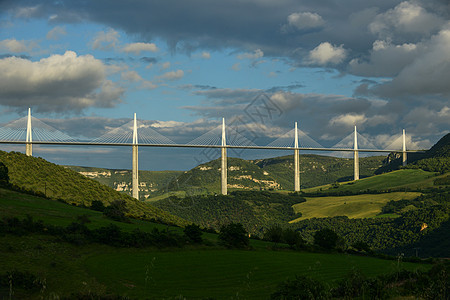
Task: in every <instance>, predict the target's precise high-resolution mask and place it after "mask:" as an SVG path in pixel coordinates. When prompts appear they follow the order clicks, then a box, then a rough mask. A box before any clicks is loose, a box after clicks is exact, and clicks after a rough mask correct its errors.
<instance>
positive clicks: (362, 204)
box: [291, 192, 421, 223]
mask: <svg viewBox="0 0 450 300" xmlns="http://www.w3.org/2000/svg"><path fill="white" fill-rule="evenodd" d="M420 195H421V193H417V192H406V193H405V192H396V193H386V194H362V195H354V196H337V197H306V202H303V203H298V204H295V205H294V206H293V208H294V212H295V213H301V215H302V216H301V217H300V218H297V219H295V220H293V221H291V223H292V222H297V221H300V220H305V219H310V218H326V217H337V216H346V217H348V218H350V219H354V218H372V217H375V216H376V215H378V214H380V213H381V209H382V208H383V206H385V205H386V203H388V202H389V201H399V200H411V199H415V198H417V197H419V196H420Z"/></svg>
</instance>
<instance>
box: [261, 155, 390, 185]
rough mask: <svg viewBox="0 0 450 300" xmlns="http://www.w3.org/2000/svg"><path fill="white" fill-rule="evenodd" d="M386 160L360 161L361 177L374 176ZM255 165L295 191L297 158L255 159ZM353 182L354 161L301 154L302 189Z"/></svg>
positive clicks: (379, 158)
mask: <svg viewBox="0 0 450 300" xmlns="http://www.w3.org/2000/svg"><path fill="white" fill-rule="evenodd" d="M383 159H384V157H382V156H371V157H362V158H360V176H361V178H363V177H367V176H372V175H373V174H374V172H375V171H376V170H377V169H378V168H379V167H380V166H381V165H382V161H383ZM254 162H255V164H256V165H258V166H259V167H261V168H262V169H263V170H264V171H267V172H268V173H269V174H271V175H272V176H273V177H274V178H275V179H276V180H277V181H279V182H280V183H281V185H282V187H283V189H286V190H293V189H294V180H293V176H294V175H293V174H294V156H293V155H288V156H281V157H276V158H268V159H262V160H255V161H254ZM351 179H353V159H349V158H338V157H332V156H323V155H313V154H305V155H300V181H301V186H302V188H308V187H313V186H318V185H324V184H327V183H333V182H336V181H347V180H351Z"/></svg>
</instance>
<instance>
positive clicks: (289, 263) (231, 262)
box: [0, 189, 431, 299]
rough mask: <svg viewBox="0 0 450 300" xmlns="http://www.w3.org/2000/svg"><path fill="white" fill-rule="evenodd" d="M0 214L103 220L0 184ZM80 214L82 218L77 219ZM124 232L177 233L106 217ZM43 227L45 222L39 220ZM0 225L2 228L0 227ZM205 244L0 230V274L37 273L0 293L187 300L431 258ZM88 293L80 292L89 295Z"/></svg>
mask: <svg viewBox="0 0 450 300" xmlns="http://www.w3.org/2000/svg"><path fill="white" fill-rule="evenodd" d="M0 205H1V206H0V218H2V219H3V218H5V217H14V216H19V217H20V216H23V215H25V214H28V215H30V216H33V217H34V218H36V219H42V220H44V224H53V225H58V226H66V225H67V224H68V223H70V222H72V221H76V220H77V219H78V217H79V216H85V217H86V216H87V218H88V219H89V220H90V222H89V223H87V226H88V227H89V228H99V227H101V226H105V224H106V223H107V222H110V221H109V220H107V219H105V218H104V217H103V216H102V215H101V214H100V213H98V212H95V211H91V210H87V209H84V208H80V207H74V206H71V205H67V204H64V203H60V202H57V201H51V200H49V199H44V198H40V197H36V196H31V195H27V194H22V193H18V192H14V191H9V190H5V189H0ZM84 219H86V218H84ZM112 223H114V224H116V225H117V226H119V227H120V228H122V229H123V230H126V231H128V232H135V230H137V229H140V230H141V231H143V232H152V231H153V230H154V229H155V228H159V229H162V228H164V229H168V230H169V231H176V232H180V233H181V229H180V228H176V227H170V228H169V227H167V226H163V225H159V224H154V223H150V222H145V221H139V220H134V221H132V223H117V222H112ZM46 226H48V225H46ZM0 229H1V227H0ZM204 237H205V238H206V239H207V240H209V243H210V244H211V245H212V246H205V245H204V246H197V247H195V246H191V247H184V248H164V249H162V250H159V249H157V248H155V247H145V248H124V247H111V246H107V245H104V244H90V243H88V244H80V245H74V244H71V243H67V242H64V241H63V240H61V239H60V238H58V237H55V236H52V235H45V234H30V233H28V234H27V233H21V234H20V235H19V234H18V233H16V234H11V233H4V232H2V231H1V230H0V270H1V271H0V276H1V275H3V274H4V273H3V272H6V271H12V270H15V271H16V272H28V273H27V274H32V275H34V276H36V279H35V281H36V282H38V283H41V284H40V285H39V288H37V289H35V290H30V291H27V290H24V289H22V288H20V286H19V284H20V283H19V282H17V281H13V282H12V283H11V284H8V285H7V286H4V287H1V286H0V298H6V299H8V298H9V296H10V292H11V291H12V292H13V293H14V296H13V298H14V297H16V298H17V299H42V298H43V299H50V298H52V299H55V298H64V297H67V298H69V299H72V298H74V297H75V295H78V296H80V295H84V296H83V297H84V298H83V299H85V298H88V299H91V298H95V296H92V295H93V294H94V295H105V296H109V297H110V298H114V295H124V296H127V297H130V298H131V299H136V298H137V299H143V298H151V299H175V298H176V299H178V298H180V297H186V298H188V299H197V298H206V297H213V298H215V299H230V298H233V297H239V298H245V299H262V298H263V299H264V298H268V297H269V295H270V294H271V293H272V292H273V291H274V290H275V289H276V286H277V285H278V284H279V283H280V282H281V281H283V280H284V279H286V278H288V277H290V278H293V277H294V276H296V275H308V276H311V277H313V278H315V279H317V280H320V281H321V282H324V283H326V284H327V285H331V286H334V285H336V283H337V281H338V280H339V279H341V278H342V277H343V276H345V275H346V274H347V273H349V272H350V271H351V270H354V269H358V270H360V271H361V272H362V273H363V274H365V275H366V276H377V275H381V274H387V273H390V272H395V271H398V270H400V269H407V270H411V271H416V270H428V269H430V267H431V266H430V265H426V264H425V265H424V264H414V263H407V262H397V261H392V260H382V259H376V258H371V257H363V256H352V255H348V254H336V253H331V254H327V253H307V252H294V251H288V250H285V251H272V250H269V249H270V248H271V247H272V243H268V242H264V241H257V240H252V241H251V245H252V246H253V250H247V251H243V250H225V249H223V248H221V247H217V246H213V243H215V242H216V241H217V235H214V234H204ZM89 293H91V294H90V296H86V295H89Z"/></svg>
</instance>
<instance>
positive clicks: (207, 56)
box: [202, 51, 211, 59]
mask: <svg viewBox="0 0 450 300" xmlns="http://www.w3.org/2000/svg"><path fill="white" fill-rule="evenodd" d="M202 58H204V59H210V58H211V54H210V53H209V52H206V51H203V52H202Z"/></svg>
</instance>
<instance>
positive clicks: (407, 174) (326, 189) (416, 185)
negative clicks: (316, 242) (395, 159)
mask: <svg viewBox="0 0 450 300" xmlns="http://www.w3.org/2000/svg"><path fill="white" fill-rule="evenodd" d="M436 175H437V174H436V173H434V172H427V171H423V170H421V169H404V170H397V171H393V172H390V173H385V174H381V175H376V176H372V177H368V178H363V179H360V180H358V181H349V182H343V183H340V184H333V185H326V186H319V187H314V188H311V189H306V190H304V192H306V193H321V194H339V193H342V194H345V193H367V192H385V191H389V190H392V191H394V190H405V189H424V188H428V187H433V186H434V180H436V179H437V178H440V177H443V176H445V175H440V176H436Z"/></svg>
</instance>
